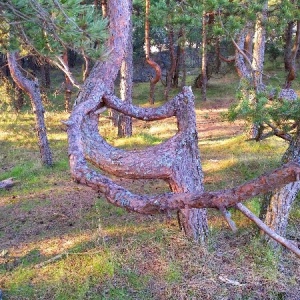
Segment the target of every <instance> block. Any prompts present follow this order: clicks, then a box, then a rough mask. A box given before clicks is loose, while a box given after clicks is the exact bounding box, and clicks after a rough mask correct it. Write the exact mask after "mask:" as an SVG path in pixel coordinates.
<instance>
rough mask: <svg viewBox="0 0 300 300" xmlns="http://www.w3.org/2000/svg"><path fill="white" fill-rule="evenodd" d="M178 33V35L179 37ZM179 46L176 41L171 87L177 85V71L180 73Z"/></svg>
mask: <svg viewBox="0 0 300 300" xmlns="http://www.w3.org/2000/svg"><path fill="white" fill-rule="evenodd" d="M180 35H181V34H180V33H179V37H180ZM180 62H181V47H180V45H179V43H178V45H177V47H176V63H175V71H174V73H173V78H172V87H175V88H177V87H178V81H179V73H180V65H181V63H180Z"/></svg>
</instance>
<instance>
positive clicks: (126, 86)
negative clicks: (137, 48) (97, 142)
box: [118, 5, 133, 137]
mask: <svg viewBox="0 0 300 300" xmlns="http://www.w3.org/2000/svg"><path fill="white" fill-rule="evenodd" d="M130 12H131V14H132V5H131V7H130ZM129 22H130V25H129V26H130V36H129V39H128V40H127V48H126V51H125V55H124V59H123V61H122V65H121V69H120V74H121V82H120V96H121V99H122V100H123V101H124V102H126V103H129V104H130V103H132V78H133V62H132V58H133V46H132V20H131V15H130V21H129ZM131 135H132V118H131V117H130V116H126V115H124V114H120V113H119V114H118V136H119V137H125V136H131Z"/></svg>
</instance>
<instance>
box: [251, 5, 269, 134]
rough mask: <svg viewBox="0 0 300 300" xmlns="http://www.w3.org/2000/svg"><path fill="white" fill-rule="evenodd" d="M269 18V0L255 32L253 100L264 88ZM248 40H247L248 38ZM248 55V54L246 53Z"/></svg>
mask: <svg viewBox="0 0 300 300" xmlns="http://www.w3.org/2000/svg"><path fill="white" fill-rule="evenodd" d="M267 19H268V1H265V3H264V4H263V8H262V11H261V12H260V13H259V14H258V15H257V19H256V24H255V33H254V45H253V53H252V69H253V84H254V93H255V97H254V98H253V101H254V102H256V100H257V97H256V96H257V94H258V93H259V92H261V91H262V90H264V84H263V81H262V74H263V69H264V60H265V46H266V27H265V24H266V22H267ZM246 41H247V40H246ZM246 55H247V54H246ZM250 135H251V138H254V139H255V138H257V137H258V135H259V124H255V123H254V124H252V127H251V131H250Z"/></svg>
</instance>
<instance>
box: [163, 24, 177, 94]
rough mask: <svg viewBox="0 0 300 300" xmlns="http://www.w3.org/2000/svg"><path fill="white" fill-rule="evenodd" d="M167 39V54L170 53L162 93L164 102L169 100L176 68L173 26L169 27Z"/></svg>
mask: <svg viewBox="0 0 300 300" xmlns="http://www.w3.org/2000/svg"><path fill="white" fill-rule="evenodd" d="M168 38H169V53H170V61H171V65H170V69H169V71H168V72H167V82H166V88H165V92H164V93H165V99H166V100H168V98H169V92H170V89H171V85H172V78H173V74H174V72H175V68H176V56H175V49H174V29H173V26H171V25H170V26H169V33H168Z"/></svg>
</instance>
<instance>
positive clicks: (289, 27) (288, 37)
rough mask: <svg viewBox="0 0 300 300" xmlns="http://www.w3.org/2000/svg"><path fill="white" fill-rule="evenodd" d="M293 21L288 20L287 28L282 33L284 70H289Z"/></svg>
mask: <svg viewBox="0 0 300 300" xmlns="http://www.w3.org/2000/svg"><path fill="white" fill-rule="evenodd" d="M294 25H295V22H294V21H290V22H288V25H287V28H286V30H285V35H284V44H285V45H284V53H283V54H284V55H283V60H284V68H285V70H286V71H289V70H290V59H291V56H292V48H293V29H294Z"/></svg>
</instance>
